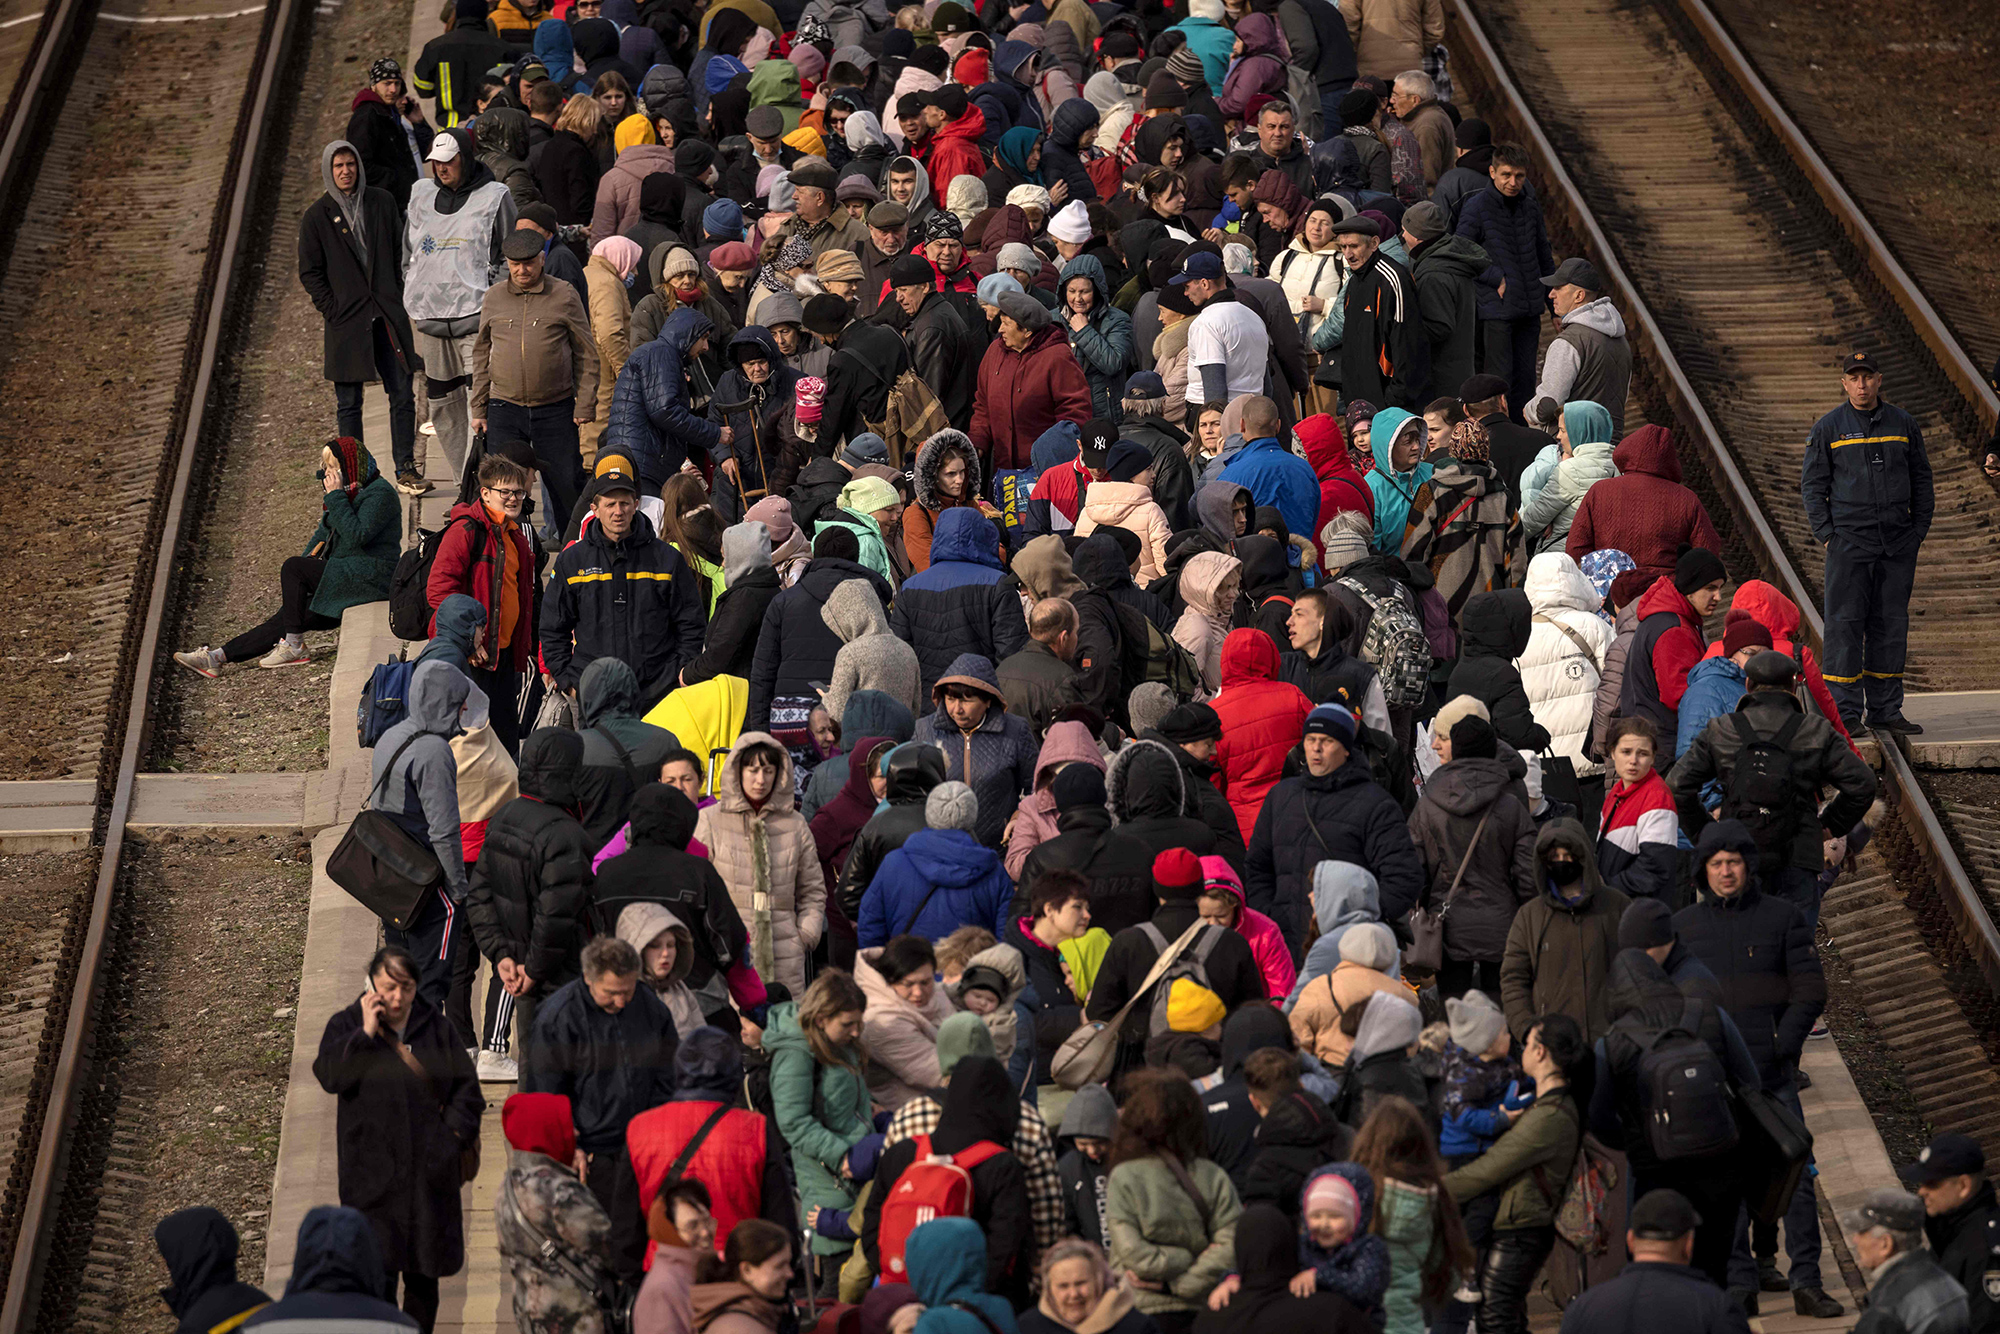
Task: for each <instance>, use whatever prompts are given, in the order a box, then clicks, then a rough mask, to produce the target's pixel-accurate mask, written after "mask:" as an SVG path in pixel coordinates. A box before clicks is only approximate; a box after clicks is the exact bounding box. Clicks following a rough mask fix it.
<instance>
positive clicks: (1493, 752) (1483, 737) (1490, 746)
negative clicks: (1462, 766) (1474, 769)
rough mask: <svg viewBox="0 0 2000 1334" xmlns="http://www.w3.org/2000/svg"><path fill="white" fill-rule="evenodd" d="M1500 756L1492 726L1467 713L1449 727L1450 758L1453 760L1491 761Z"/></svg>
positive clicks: (1498, 740)
mask: <svg viewBox="0 0 2000 1334" xmlns="http://www.w3.org/2000/svg"><path fill="white" fill-rule="evenodd" d="M1499 755H1500V738H1499V737H1498V736H1496V735H1494V732H1493V724H1492V723H1489V722H1487V721H1486V720H1485V719H1484V718H1481V717H1480V716H1479V715H1478V714H1476V713H1469V714H1467V715H1466V716H1465V717H1463V718H1460V719H1459V720H1458V721H1457V722H1455V723H1453V724H1452V725H1451V757H1452V759H1454V760H1491V759H1497V758H1499Z"/></svg>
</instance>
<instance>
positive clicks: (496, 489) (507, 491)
mask: <svg viewBox="0 0 2000 1334" xmlns="http://www.w3.org/2000/svg"><path fill="white" fill-rule="evenodd" d="M480 490H482V491H485V492H487V493H489V494H491V495H496V496H498V497H500V499H502V500H526V499H527V498H528V493H527V492H526V491H522V490H519V489H517V488H515V487H511V486H483V487H481V488H480Z"/></svg>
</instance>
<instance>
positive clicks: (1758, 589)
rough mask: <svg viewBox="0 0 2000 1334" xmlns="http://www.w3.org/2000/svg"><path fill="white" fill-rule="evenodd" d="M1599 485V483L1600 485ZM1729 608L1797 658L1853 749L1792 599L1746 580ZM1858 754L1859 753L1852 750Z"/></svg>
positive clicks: (1714, 652)
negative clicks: (1803, 636)
mask: <svg viewBox="0 0 2000 1334" xmlns="http://www.w3.org/2000/svg"><path fill="white" fill-rule="evenodd" d="M1600 485H1601V483H1600ZM1729 609H1730V610H1731V611H1740V612H1746V613H1748V614H1749V615H1750V616H1751V617H1752V618H1753V619H1754V620H1755V621H1756V622H1757V624H1759V625H1761V626H1763V627H1764V628H1765V629H1766V630H1769V631H1770V632H1771V647H1772V648H1774V649H1776V650H1778V652H1780V653H1789V654H1790V655H1791V656H1792V657H1793V658H1795V659H1797V661H1798V664H1799V674H1800V675H1802V676H1804V677H1805V679H1806V689H1807V691H1809V692H1810V693H1811V695H1812V697H1813V702H1814V703H1815V704H1817V705H1819V711H1820V712H1821V713H1822V714H1824V715H1825V717H1826V720H1827V721H1828V722H1830V723H1832V724H1833V730H1834V731H1836V732H1838V733H1840V737H1841V740H1843V741H1845V742H1846V743H1847V746H1848V749H1850V750H1853V749H1854V738H1853V737H1851V736H1849V735H1848V732H1847V725H1846V724H1845V723H1843V722H1841V721H1840V709H1839V707H1838V706H1837V705H1835V704H1834V702H1833V694H1832V692H1831V691H1829V690H1828V689H1827V688H1826V677H1825V676H1824V675H1823V674H1821V672H1820V669H1819V659H1818V658H1816V657H1814V656H1813V651H1812V645H1810V644H1805V643H1801V642H1800V641H1799V609H1798V607H1797V605H1796V604H1794V603H1793V602H1792V600H1791V599H1790V598H1788V597H1786V596H1785V595H1784V594H1783V593H1780V592H1779V591H1778V590H1777V589H1775V588H1773V587H1772V586H1771V585H1769V584H1767V583H1765V582H1764V581H1763V580H1762V579H1745V580H1744V581H1743V582H1742V583H1741V584H1739V585H1737V587H1736V596H1735V597H1734V598H1732V599H1730V603H1729ZM1706 656H1708V657H1711V658H1719V657H1721V656H1722V641H1721V640H1719V639H1718V640H1716V641H1715V642H1714V643H1713V644H1710V645H1709V646H1708V653H1707V655H1706ZM1855 753H1856V754H1860V752H1859V751H1855Z"/></svg>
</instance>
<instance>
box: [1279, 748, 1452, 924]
mask: <svg viewBox="0 0 2000 1334" xmlns="http://www.w3.org/2000/svg"><path fill="white" fill-rule="evenodd" d="M1322 840H1323V842H1322ZM1323 861H1343V862H1353V863H1354V864H1355V865H1356V866H1363V867H1366V868H1367V869H1368V873H1369V874H1370V875H1372V876H1374V877H1375V880H1376V883H1377V884H1379V885H1380V886H1381V892H1382V900H1381V902H1382V920H1383V921H1385V922H1394V921H1398V920H1400V919H1401V918H1403V917H1404V916H1405V915H1407V914H1408V913H1409V911H1410V909H1411V908H1413V907H1415V906H1416V903H1417V896H1418V895H1419V894H1420V893H1422V892H1423V887H1424V865H1423V862H1422V861H1421V860H1420V859H1419V858H1418V856H1417V850H1416V847H1415V846H1414V845H1413V844H1412V843H1411V842H1410V827H1409V824H1408V823H1407V822H1406V821H1405V820H1404V818H1403V808H1402V807H1400V806H1398V805H1397V804H1396V799H1395V798H1394V797H1392V796H1390V795H1389V794H1388V793H1387V792H1385V791H1384V790H1383V789H1382V787H1381V786H1380V785H1379V784H1378V783H1376V782H1375V780H1374V779H1373V778H1372V777H1371V776H1370V775H1369V771H1368V764H1367V762H1366V761H1365V760H1361V759H1358V758H1349V760H1348V761H1347V763H1345V764H1343V765H1341V766H1340V767H1339V768H1338V769H1335V770H1334V771H1333V772H1332V773H1330V774H1328V775H1326V776H1325V777H1324V778H1315V777H1313V776H1311V775H1310V774H1308V775H1306V776H1304V777H1301V778H1287V779H1285V780H1284V781H1283V782H1281V783H1279V784H1278V785H1277V786H1276V787H1274V788H1272V789H1271V793H1270V795H1269V796H1268V797H1266V798H1265V799H1264V809H1263V810H1262V811H1260V812H1258V815H1257V827H1256V828H1255V829H1253V830H1251V831H1250V853H1249V863H1250V864H1249V867H1248V868H1247V870H1246V872H1245V875H1244V880H1243V888H1244V891H1245V893H1246V895H1247V896H1248V898H1249V901H1250V906H1251V907H1252V908H1255V909H1256V910H1257V911H1258V912H1261V913H1263V914H1264V915H1265V916H1267V917H1270V918H1271V919H1273V920H1274V921H1276V922H1277V923H1278V925H1279V927H1281V928H1282V929H1283V930H1284V933H1285V938H1286V939H1287V940H1289V941H1290V942H1291V943H1292V948H1293V949H1294V950H1295V951H1296V950H1301V949H1303V948H1304V946H1305V927H1306V916H1307V914H1308V913H1309V912H1310V911H1311V905H1312V873H1313V867H1315V866H1317V865H1319V863H1321V862H1323Z"/></svg>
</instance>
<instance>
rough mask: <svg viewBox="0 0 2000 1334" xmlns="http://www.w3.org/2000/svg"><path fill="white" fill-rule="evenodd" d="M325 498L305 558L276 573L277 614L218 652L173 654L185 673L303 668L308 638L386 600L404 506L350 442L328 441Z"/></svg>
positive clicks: (323, 464) (321, 475) (323, 455)
mask: <svg viewBox="0 0 2000 1334" xmlns="http://www.w3.org/2000/svg"><path fill="white" fill-rule="evenodd" d="M314 480H315V482H316V484H317V485H318V486H319V487H320V488H321V490H322V492H323V493H324V499H323V500H322V502H321V510H320V520H319V527H317V528H315V529H314V530H313V535H312V539H311V540H310V541H309V542H307V543H306V549H305V553H304V554H303V555H299V556H293V557H292V558H291V559H289V560H287V561H286V562H285V563H284V564H283V565H282V566H280V567H279V569H278V584H279V588H280V591H281V595H282V596H281V600H280V604H279V608H278V614H277V615H275V616H273V617H272V618H271V619H270V620H268V621H266V622H264V623H263V624H262V625H260V626H258V627H257V628H256V629H254V630H246V631H245V632H244V633H242V634H240V635H238V636H236V638H234V639H232V640H230V641H229V642H228V643H226V644H224V645H223V646H222V647H221V648H219V649H216V648H209V647H208V646H207V645H206V644H204V645H203V646H202V647H200V648H198V649H193V650H190V651H188V652H185V653H176V654H174V661H175V662H177V663H179V664H180V665H181V666H183V667H185V668H187V669H188V670H189V671H191V672H198V673H200V674H201V675H202V676H206V677H211V678H212V677H214V676H215V675H216V674H217V673H219V672H220V671H221V670H222V668H223V666H224V665H225V664H227V663H232V662H248V661H250V660H251V659H252V658H256V659H257V660H258V661H257V665H258V666H259V667H303V666H304V665H305V664H307V663H309V662H311V661H312V652H311V650H309V649H308V648H306V631H308V630H338V629H339V628H340V613H342V612H343V611H346V610H347V609H348V608H349V607H354V606H359V605H360V604H362V603H364V602H381V601H384V600H385V599H387V598H388V596H389V578H390V576H391V575H393V574H394V573H395V571H396V558H397V556H398V555H400V554H401V552H402V546H403V541H402V532H401V528H402V518H403V507H402V501H401V499H400V498H399V497H398V496H397V494H396V488H395V487H393V486H391V485H390V484H389V481H388V479H387V478H385V477H383V476H382V474H381V473H380V471H379V470H377V468H376V467H375V459H374V458H373V456H371V455H370V454H369V453H368V451H367V450H366V449H365V448H363V446H362V444H361V442H360V441H359V440H356V439H355V438H354V437H352V436H346V435H344V436H341V437H340V438H338V439H336V440H329V441H328V442H327V444H326V447H325V448H324V449H322V450H321V451H320V470H319V472H318V473H316V474H314Z"/></svg>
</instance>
